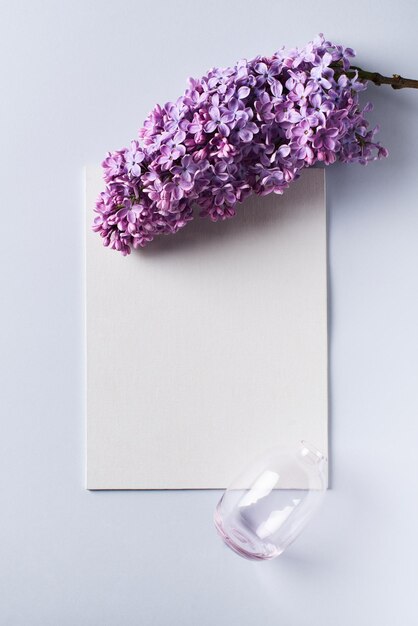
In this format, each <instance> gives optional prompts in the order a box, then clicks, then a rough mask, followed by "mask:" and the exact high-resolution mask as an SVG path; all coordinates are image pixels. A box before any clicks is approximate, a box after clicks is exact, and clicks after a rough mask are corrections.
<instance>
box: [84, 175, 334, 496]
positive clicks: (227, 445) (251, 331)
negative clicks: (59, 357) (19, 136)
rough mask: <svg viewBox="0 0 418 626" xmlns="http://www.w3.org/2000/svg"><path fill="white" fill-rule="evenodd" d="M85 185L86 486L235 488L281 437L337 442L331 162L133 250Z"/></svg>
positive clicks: (99, 184)
mask: <svg viewBox="0 0 418 626" xmlns="http://www.w3.org/2000/svg"><path fill="white" fill-rule="evenodd" d="M86 182H87V194H86V201H87V236H86V238H87V488H88V489H182V488H188V489H201V488H223V487H226V486H227V484H228V483H229V482H230V480H231V479H232V478H233V477H234V475H235V474H236V473H237V472H240V471H241V469H242V468H243V467H244V466H245V464H246V463H247V462H248V460H249V459H251V457H253V456H255V455H257V454H258V453H260V452H262V451H263V450H265V449H266V448H269V447H271V446H273V445H275V444H283V445H296V444H297V443H298V442H299V440H301V439H306V440H307V441H309V442H310V443H312V444H313V445H315V446H316V447H318V448H320V449H321V450H323V451H325V452H326V451H327V295H326V286H327V276H326V210H325V180H324V171H323V170H318V169H312V170H306V171H304V172H303V175H302V176H301V178H300V179H299V180H298V181H296V182H294V183H293V184H292V185H291V186H290V188H289V189H288V190H287V191H286V192H285V193H284V195H283V196H278V195H275V194H271V195H269V196H266V197H263V198H260V197H253V198H251V199H249V200H247V201H246V202H245V203H244V204H243V205H239V206H238V215H237V216H236V217H235V218H233V219H232V220H228V221H226V222H222V223H216V224H214V223H212V222H211V221H209V220H207V219H200V218H197V219H195V220H194V221H193V222H191V223H190V224H188V225H187V226H186V227H185V228H184V230H182V231H181V232H179V233H178V234H176V235H174V236H161V237H159V238H157V239H156V240H155V241H154V242H152V243H151V244H150V245H149V246H148V247H147V248H145V249H143V250H139V251H134V252H133V253H132V254H131V255H130V256H129V257H122V255H121V254H120V253H117V252H115V251H113V250H109V249H107V248H104V247H103V245H102V242H101V239H100V237H99V236H98V235H97V234H95V233H92V231H91V223H92V219H93V212H92V208H93V206H94V202H95V199H96V197H97V195H98V194H99V192H100V191H101V190H102V189H103V187H104V183H103V181H102V178H101V170H100V169H98V168H88V169H87V178H86ZM292 486H294V487H298V485H297V484H295V485H292Z"/></svg>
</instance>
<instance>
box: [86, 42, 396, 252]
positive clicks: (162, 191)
mask: <svg viewBox="0 0 418 626" xmlns="http://www.w3.org/2000/svg"><path fill="white" fill-rule="evenodd" d="M353 56H354V52H353V50H351V49H350V48H343V47H342V46H338V45H334V44H332V43H330V42H329V41H325V39H324V37H323V36H322V35H320V36H319V37H317V38H316V39H315V40H314V41H313V42H310V43H309V44H307V45H306V46H305V47H304V48H302V49H294V50H288V51H286V50H285V49H281V50H279V51H278V52H276V53H275V54H274V55H273V56H272V57H261V56H259V57H256V58H255V59H252V60H250V61H246V60H242V61H238V63H236V65H234V66H233V67H229V68H226V69H216V68H214V69H211V70H210V71H209V72H208V73H207V74H206V75H205V76H204V77H203V78H200V79H197V80H196V79H189V86H188V89H187V90H186V92H185V94H184V95H183V96H181V97H180V98H179V99H178V100H177V101H176V102H174V103H173V102H168V103H167V104H165V105H164V106H163V107H161V106H159V105H156V106H155V107H154V109H153V110H152V112H151V113H150V115H149V116H148V118H147V119H146V120H145V122H144V126H143V128H141V129H140V131H139V138H138V140H134V141H132V142H131V144H130V146H129V147H128V148H123V149H122V150H118V151H116V152H109V153H108V154H107V156H106V158H105V160H104V162H103V164H102V165H103V168H104V180H105V181H106V189H105V191H103V192H102V193H101V194H100V196H99V198H98V200H97V203H96V208H95V211H96V213H97V216H96V217H95V220H94V225H93V229H94V230H95V231H96V232H98V233H99V234H100V235H101V237H103V243H104V245H106V246H110V247H111V248H113V249H115V250H119V251H120V252H122V254H124V255H126V254H129V252H130V251H131V248H132V247H134V248H137V247H138V246H145V245H146V244H148V243H149V242H150V241H152V239H153V238H154V237H155V236H156V235H160V234H168V233H175V232H177V231H178V230H179V229H180V228H182V227H183V226H185V225H186V224H187V222H188V221H190V220H191V219H193V214H194V207H198V209H200V215H201V216H202V217H205V216H208V217H210V219H212V220H214V221H217V220H223V219H226V218H229V217H232V216H234V215H235V210H236V205H237V203H238V202H242V201H243V200H244V199H245V198H247V197H248V196H249V195H250V194H252V193H256V194H260V195H265V194H269V193H271V192H274V193H279V194H281V193H283V191H284V189H286V188H287V187H288V186H289V183H290V182H291V181H293V180H295V179H296V178H298V176H299V175H300V172H301V170H302V169H303V168H304V167H310V166H312V165H314V164H315V163H317V162H323V163H325V164H330V163H334V162H335V161H336V160H339V161H343V162H359V163H362V164H367V163H368V162H369V161H372V160H374V159H376V158H380V157H384V156H387V151H386V149H385V148H383V147H382V146H381V145H380V144H379V143H376V142H375V141H374V140H373V137H374V134H375V132H376V130H377V129H369V124H368V122H367V120H366V119H365V113H366V112H367V111H370V110H371V105H370V104H368V105H366V107H364V108H363V109H361V108H360V106H359V98H358V93H359V92H360V91H362V90H363V89H365V88H366V84H365V82H364V81H361V80H360V79H359V77H358V74H357V72H356V71H353V70H351V71H350V72H348V70H349V68H350V59H351V58H352V57H353Z"/></svg>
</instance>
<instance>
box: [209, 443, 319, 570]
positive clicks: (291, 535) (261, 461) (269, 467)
mask: <svg viewBox="0 0 418 626" xmlns="http://www.w3.org/2000/svg"><path fill="white" fill-rule="evenodd" d="M327 477H328V472H327V459H326V457H325V456H324V455H323V454H322V453H321V452H320V451H319V450H317V449H316V448H314V447H313V446H311V445H309V444H307V443H306V442H305V441H302V442H301V443H300V445H299V446H298V447H297V448H296V449H294V450H291V449H285V448H280V447H276V448H272V449H270V450H268V451H267V452H265V453H264V454H263V455H262V456H261V457H259V458H258V459H256V460H255V461H254V462H253V463H251V464H250V465H249V466H248V467H247V468H246V469H245V470H244V471H243V472H242V473H241V474H240V475H239V476H238V477H237V478H236V479H235V480H234V481H233V483H232V484H231V485H230V486H229V487H228V489H227V490H226V491H225V492H224V494H223V496H222V498H221V499H220V501H219V503H218V505H217V507H216V509H215V516H214V521H215V526H216V529H217V531H218V533H219V535H220V536H221V537H222V539H223V541H224V542H225V543H226V545H227V546H228V547H229V548H231V549H232V550H234V552H236V553H237V554H239V555H240V556H242V557H244V558H247V559H256V560H265V559H273V558H275V557H276V556H279V554H281V553H282V552H283V551H284V550H285V549H286V548H287V547H288V546H289V545H290V544H291V543H292V542H293V541H294V540H295V539H296V537H297V536H298V535H299V534H300V532H301V531H302V530H303V528H304V527H305V525H306V523H307V522H308V521H309V519H310V518H311V516H312V514H313V513H314V512H315V510H316V509H317V507H318V505H319V504H320V503H321V501H322V498H323V496H324V493H325V491H326V488H327Z"/></svg>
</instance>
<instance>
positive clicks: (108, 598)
mask: <svg viewBox="0 0 418 626" xmlns="http://www.w3.org/2000/svg"><path fill="white" fill-rule="evenodd" d="M417 20H418V5H417V3H416V2H415V1H413V0H405V1H403V2H397V3H392V2H388V1H385V2H368V1H366V0H362V1H361V2H360V1H357V0H355V1H352V2H350V3H349V2H345V3H336V2H334V1H331V0H323V1H322V2H320V3H318V2H313V1H311V2H298V3H295V2H287V3H284V2H273V1H271V2H268V1H263V0H257V2H250V1H243V0H241V1H240V2H237V1H235V2H218V1H217V2H203V1H194V2H186V1H177V2H153V3H145V2H138V1H133V0H125V1H124V2H116V1H115V0H113V1H112V2H111V1H85V0H84V1H82V0H77V1H75V0H72V1H71V2H70V1H67V2H59V1H56V2H52V1H49V2H40V1H30V0H26V1H21V0H13V2H6V1H5V0H3V1H2V2H1V8H0V29H1V37H0V52H1V70H0V72H1V92H2V95H1V100H0V113H1V115H0V124H1V133H0V136H1V157H0V158H1V166H0V171H1V177H2V185H1V193H2V201H1V204H2V219H3V223H2V237H1V260H2V307H1V313H0V320H1V337H2V346H1V354H2V358H1V371H0V380H1V388H2V394H1V397H2V399H1V414H2V429H1V437H0V447H1V451H0V463H1V468H0V488H1V514H0V538H1V553H0V574H1V579H0V624H1V626H3V625H4V626H38V625H39V626H50V625H51V626H57V625H59V626H76V625H77V626H85V625H86V626H87V625H88V626H96V625H100V626H130V625H141V626H142V625H144V626H148V625H151V626H154V625H155V626H163V625H172V624H181V626H197V625H198V626H209V625H214V624H216V625H217V626H226V625H228V626H229V625H230V624H234V625H236V624H240V625H242V626H244V625H245V626H247V625H248V626H250V625H253V624H263V625H264V626H273V625H277V624H284V625H285V626H305V625H306V626H308V625H309V626H311V625H312V624H323V625H326V626H335V625H338V626H353V625H356V626H366V625H370V624H372V625H374V624H376V625H377V624H379V626H389V625H391V626H392V625H393V624H402V626H409V625H410V624H415V623H416V620H417V612H418V610H417V605H416V589H417V578H418V572H417V569H418V566H417V559H418V540H417V526H418V504H417V495H418V479H417V453H416V450H417V442H418V356H417V355H418V329H417V321H418V200H417V198H418V157H417V145H418V92H406V91H402V92H395V91H392V90H391V89H390V88H387V87H381V88H377V87H371V88H370V90H369V92H368V96H369V98H370V99H371V100H373V102H374V103H375V105H376V106H375V111H374V113H373V115H372V118H373V119H374V120H376V121H377V120H378V121H379V122H380V123H381V127H382V130H381V134H380V138H381V140H382V142H383V143H384V144H385V145H386V146H388V147H389V149H390V158H389V159H388V160H386V161H384V162H380V163H376V164H372V165H370V166H369V167H367V168H363V167H361V166H339V165H337V166H333V167H332V168H329V169H328V172H327V175H328V207H329V240H330V245H329V256H330V357H331V362H330V378H331V424H332V425H331V447H332V490H331V491H330V492H329V494H328V496H327V499H326V503H325V505H324V508H323V509H322V511H321V513H320V515H319V516H318V517H317V518H316V519H315V521H314V522H313V523H312V524H311V525H310V527H309V529H307V530H306V532H305V534H304V535H303V536H302V537H301V538H300V539H299V541H298V542H297V543H296V544H294V546H293V547H292V548H291V549H290V550H289V551H288V553H287V554H285V555H283V556H282V557H280V558H279V559H277V560H276V561H273V562H271V563H250V562H246V561H243V560H241V559H240V558H239V557H237V556H235V555H234V554H232V552H229V551H227V550H226V549H225V548H224V547H223V545H222V544H221V542H220V541H219V540H218V538H217V536H216V534H215V532H214V529H213V527H212V519H211V518H212V510H213V508H214V505H215V503H216V501H217V499H218V495H219V494H218V493H217V492H211V491H208V492H171V493H153V492H151V493H141V492H119V493H111V492H103V493H89V492H86V491H85V490H84V485H83V483H84V452H85V448H84V347H83V346H84V344H83V341H84V331H83V323H84V312H83V306H84V299H83V223H84V220H83V186H82V168H83V165H84V164H85V163H98V162H100V161H101V159H102V157H103V155H104V153H105V152H106V151H107V150H108V149H113V148H118V147H120V146H122V145H124V144H126V143H127V142H128V141H129V140H130V139H131V138H132V137H134V136H135V133H136V129H137V127H138V126H139V125H140V123H141V122H142V120H143V119H144V117H145V115H146V114H147V113H148V111H149V110H150V108H151V107H152V105H153V104H154V102H156V101H159V102H165V101H167V100H169V99H173V98H175V97H176V96H177V95H179V94H180V93H182V91H183V89H184V86H185V79H186V77H187V76H188V75H199V74H202V73H203V72H204V71H205V70H206V69H207V68H208V67H210V66H212V65H228V64H229V63H231V62H233V61H234V60H236V59H237V58H239V57H241V56H248V57H250V56H252V55H255V54H257V53H266V54H268V53H271V52H273V51H274V50H276V49H277V48H278V47H280V46H281V44H288V45H297V44H298V45H302V44H304V43H305V42H306V41H307V40H308V39H310V38H311V37H312V36H314V35H315V34H316V33H317V32H320V31H323V32H324V33H325V34H326V36H327V37H329V38H331V39H333V40H335V41H337V42H342V43H344V44H346V45H350V46H353V47H354V48H356V49H357V50H358V52H359V57H358V62H359V64H361V65H363V66H365V67H367V68H369V69H372V70H380V71H382V72H386V73H392V72H399V73H401V74H403V75H405V76H411V77H413V78H418V62H417V58H418V44H417V36H416V28H417ZM109 288H111V286H109ZM185 462H187V459H186V460H185ZM214 463H216V459H214Z"/></svg>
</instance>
